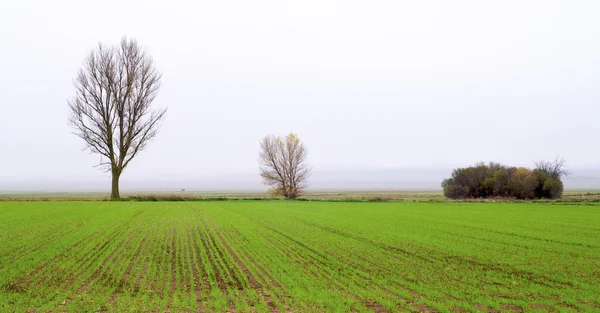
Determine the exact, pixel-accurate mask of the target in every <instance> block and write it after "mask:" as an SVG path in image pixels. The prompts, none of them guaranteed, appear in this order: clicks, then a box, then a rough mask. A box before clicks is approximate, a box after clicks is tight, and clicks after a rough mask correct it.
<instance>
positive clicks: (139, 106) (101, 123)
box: [69, 38, 166, 199]
mask: <svg viewBox="0 0 600 313" xmlns="http://www.w3.org/2000/svg"><path fill="white" fill-rule="evenodd" d="M160 79H161V74H160V73H159V72H158V71H157V70H156V68H155V67H154V62H153V61H152V58H151V57H150V56H149V55H148V54H147V53H146V52H145V51H144V50H143V49H142V48H141V47H140V46H139V45H138V44H137V42H136V41H135V40H128V39H127V38H123V39H122V40H121V44H120V45H118V46H116V47H106V46H104V45H102V44H99V45H98V47H97V48H96V49H95V50H93V51H92V52H91V53H90V55H89V56H88V58H87V59H86V61H85V63H84V65H83V67H82V69H81V70H80V71H79V74H78V75H77V78H76V79H75V82H74V85H75V90H76V92H75V97H74V98H73V99H72V100H71V101H69V109H70V118H69V123H70V125H71V126H73V127H74V128H75V129H76V132H75V134H76V135H77V136H79V137H80V138H81V139H83V140H84V141H85V143H86V145H87V146H86V148H88V149H89V150H90V151H91V152H92V153H97V154H100V156H101V161H100V164H99V166H101V167H103V168H104V169H105V170H106V171H110V172H111V174H112V185H111V186H112V187H111V193H110V197H111V199H119V198H120V194H119V178H120V177H121V174H122V173H123V170H124V169H125V168H126V167H127V165H129V162H131V160H132V159H133V158H134V157H135V156H136V155H137V154H138V153H139V152H140V151H142V150H143V149H144V147H145V146H146V144H147V143H148V141H150V140H151V139H152V138H154V137H155V136H156V134H157V132H158V129H159V125H160V122H161V120H162V119H163V117H164V115H165V113H166V109H163V110H157V111H153V110H151V104H152V102H153V101H154V99H155V98H156V95H157V93H158V90H159V88H160Z"/></svg>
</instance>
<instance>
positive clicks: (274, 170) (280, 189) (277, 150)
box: [259, 133, 310, 199]
mask: <svg viewBox="0 0 600 313" xmlns="http://www.w3.org/2000/svg"><path fill="white" fill-rule="evenodd" d="M259 163H260V176H261V177H262V178H263V181H264V183H265V185H268V186H270V187H271V189H269V192H270V193H271V194H272V195H275V196H283V197H285V198H286V199H296V198H297V197H298V196H299V195H301V194H302V192H303V191H304V189H306V187H307V180H308V177H309V175H310V166H309V165H308V162H307V152H306V147H305V146H304V144H303V143H302V142H301V141H300V138H299V137H298V136H297V135H296V134H294V133H290V134H289V135H287V136H285V137H280V136H274V135H269V136H266V137H265V138H263V139H262V140H261V142H260V155H259Z"/></svg>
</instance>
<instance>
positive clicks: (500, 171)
mask: <svg viewBox="0 0 600 313" xmlns="http://www.w3.org/2000/svg"><path fill="white" fill-rule="evenodd" d="M442 188H443V189H444V195H445V196H446V197H448V198H451V199H467V198H489V197H501V198H517V199H536V198H537V199H540V198H548V199H557V198H560V197H561V196H562V192H563V183H562V181H560V179H557V178H555V177H553V176H551V175H549V174H548V173H547V171H545V170H543V169H534V170H531V169H528V168H525V167H520V168H517V167H508V166H504V165H502V164H499V163H489V164H485V163H478V164H476V165H475V166H471V167H466V168H457V169H455V170H454V171H452V177H451V178H448V179H445V180H444V181H442Z"/></svg>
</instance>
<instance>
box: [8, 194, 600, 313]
mask: <svg viewBox="0 0 600 313" xmlns="http://www.w3.org/2000/svg"><path fill="white" fill-rule="evenodd" d="M0 243H1V245H0V311H1V312H226V311H230V312H232V311H236V312H273V311H281V312H309V311H316V312H348V311H376V312H385V311H389V312H506V311H515V312H536V311H537V312H548V311H550V312H551V311H555V312H599V311H600V206H593V205H582V204H579V205H564V204H563V205H559V204H527V203H401V202H400V203H346V202H284V201H221V202H153V203H150V202H58V201H57V202H0Z"/></svg>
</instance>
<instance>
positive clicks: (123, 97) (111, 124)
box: [68, 37, 310, 200]
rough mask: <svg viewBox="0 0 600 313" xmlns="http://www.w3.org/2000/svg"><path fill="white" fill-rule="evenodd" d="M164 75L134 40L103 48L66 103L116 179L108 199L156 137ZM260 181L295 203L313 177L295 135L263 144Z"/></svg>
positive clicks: (117, 194) (79, 132) (89, 60)
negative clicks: (156, 101) (157, 105)
mask: <svg viewBox="0 0 600 313" xmlns="http://www.w3.org/2000/svg"><path fill="white" fill-rule="evenodd" d="M161 78H162V74H161V73H160V72H159V71H158V70H157V69H156V67H155V65H154V61H153V60H152V57H151V56H150V55H149V54H148V53H147V51H145V50H144V49H143V48H142V47H141V46H140V45H139V44H138V43H137V41H136V40H133V39H128V38H125V37H124V38H123V39H122V40H121V42H120V44H119V45H116V46H106V45H104V44H102V43H99V44H98V46H97V47H96V48H95V49H93V50H92V51H91V52H90V53H89V55H88V57H87V58H86V59H85V61H84V64H83V66H82V68H81V69H80V70H79V73H78V75H77V77H76V78H75V80H74V85H75V96H74V97H73V98H72V99H71V100H69V101H68V105H69V113H70V116H69V124H70V125H71V126H72V127H73V128H74V129H75V134H76V135H77V136H78V137H80V138H81V139H82V140H83V141H84V142H85V144H86V149H88V150H89V151H90V152H92V153H94V154H99V155H100V158H101V161H100V163H99V164H98V165H97V166H99V167H100V168H101V169H103V170H105V171H106V172H110V174H111V177H112V184H111V193H110V198H111V199H113V200H117V199H120V197H121V195H120V192H119V180H120V177H121V175H122V173H123V171H124V170H125V168H127V166H128V165H129V164H130V162H131V161H132V160H133V159H134V158H135V157H136V156H137V155H138V154H139V153H140V152H141V151H142V150H143V149H144V148H145V147H146V145H147V144H148V143H149V142H150V141H151V140H152V139H153V138H154V137H156V135H157V134H158V131H159V128H160V124H161V122H162V121H163V119H164V118H165V115H166V112H167V110H166V109H153V108H152V103H153V102H154V99H155V98H156V96H157V95H158V91H159V90H160V86H161ZM260 148H261V152H260V155H259V158H260V160H259V162H260V171H261V174H260V175H261V177H262V178H263V181H264V183H265V184H266V185H269V186H270V187H271V189H270V192H271V193H272V194H273V195H276V196H283V197H286V198H288V199H295V198H297V197H298V195H300V194H301V193H302V191H303V190H304V189H305V188H306V181H307V179H308V176H309V175H310V167H309V166H308V162H307V150H306V147H305V146H304V144H303V143H302V142H301V141H300V139H299V138H298V136H297V135H295V134H290V135H288V136H286V137H279V136H273V135H271V136H266V137H265V138H264V139H263V140H262V141H261V142H260Z"/></svg>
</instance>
